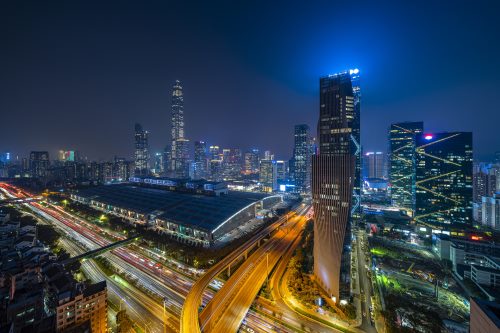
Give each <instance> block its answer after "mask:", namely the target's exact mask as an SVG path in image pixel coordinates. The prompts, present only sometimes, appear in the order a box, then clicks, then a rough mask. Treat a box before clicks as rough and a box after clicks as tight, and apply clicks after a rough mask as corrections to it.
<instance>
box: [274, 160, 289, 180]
mask: <svg viewBox="0 0 500 333" xmlns="http://www.w3.org/2000/svg"><path fill="white" fill-rule="evenodd" d="M276 178H277V179H278V182H285V181H286V180H287V179H288V161H276Z"/></svg>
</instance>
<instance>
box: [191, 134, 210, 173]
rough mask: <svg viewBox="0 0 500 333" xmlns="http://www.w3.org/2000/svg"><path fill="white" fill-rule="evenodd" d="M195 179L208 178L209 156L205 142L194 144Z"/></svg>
mask: <svg viewBox="0 0 500 333" xmlns="http://www.w3.org/2000/svg"><path fill="white" fill-rule="evenodd" d="M194 163H195V165H194V177H193V178H194V179H201V178H207V169H208V154H207V143H206V142H205V141H195V142H194Z"/></svg>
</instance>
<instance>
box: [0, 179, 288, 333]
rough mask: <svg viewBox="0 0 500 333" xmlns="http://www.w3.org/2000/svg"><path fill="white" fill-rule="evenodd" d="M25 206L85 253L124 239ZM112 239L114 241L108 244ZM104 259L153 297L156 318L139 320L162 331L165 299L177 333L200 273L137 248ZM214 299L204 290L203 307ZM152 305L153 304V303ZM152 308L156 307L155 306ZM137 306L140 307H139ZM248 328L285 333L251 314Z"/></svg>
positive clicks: (56, 212)
mask: <svg viewBox="0 0 500 333" xmlns="http://www.w3.org/2000/svg"><path fill="white" fill-rule="evenodd" d="M0 187H2V189H3V190H4V193H6V194H7V195H8V197H21V198H22V197H28V196H29V194H28V193H26V192H22V191H19V190H18V189H16V188H13V187H11V186H6V184H0ZM23 205H24V207H25V208H27V209H30V210H32V211H33V213H35V214H36V215H38V216H41V217H43V218H44V219H46V220H48V221H49V222H50V223H51V224H52V225H53V226H55V227H56V228H57V229H59V230H60V231H61V232H62V233H63V234H66V235H67V236H68V237H70V238H71V239H72V240H73V241H74V242H76V243H77V244H78V245H79V246H83V247H84V248H85V249H86V250H93V249H96V248H98V247H102V246H106V245H108V244H110V243H111V242H113V241H117V240H121V239H124V238H125V237H124V236H123V235H121V234H119V233H114V232H111V231H109V230H103V229H100V228H99V227H97V226H96V225H94V224H90V223H88V222H87V221H86V220H83V219H81V218H79V217H78V216H76V215H73V214H70V213H68V212H67V211H65V210H64V209H62V208H61V207H59V206H55V205H51V206H50V207H45V206H42V205H40V204H39V203H37V202H29V203H24V204H23ZM110 238H111V239H112V240H109V239H110ZM132 248H134V249H137V248H139V251H137V250H132ZM146 254H147V255H146ZM103 256H104V257H106V258H108V259H109V261H110V262H111V263H112V265H113V266H114V267H115V269H117V270H118V271H119V272H120V275H123V276H125V277H127V279H129V280H132V281H133V284H134V285H137V286H139V287H140V289H143V290H148V292H149V293H151V295H147V294H144V293H143V295H146V296H145V297H142V299H143V302H142V303H143V304H145V305H146V308H147V309H154V308H156V310H155V311H156V316H155V315H153V316H151V315H144V313H143V314H142V315H141V316H138V317H142V318H149V317H151V318H149V319H147V320H146V319H144V320H143V321H145V322H150V323H149V326H148V331H151V332H156V331H161V326H158V325H157V324H155V321H156V319H155V318H161V317H159V315H160V314H159V309H161V310H163V309H162V305H161V302H160V303H158V302H157V301H155V300H154V298H157V299H158V298H160V299H165V298H166V300H167V301H166V305H167V307H166V310H167V318H168V323H167V326H168V327H171V328H173V329H172V331H175V332H178V331H179V326H180V324H179V320H178V318H179V317H180V313H181V309H182V305H183V303H184V299H185V298H186V295H187V294H188V292H189V290H190V289H191V287H192V285H193V283H194V282H193V278H195V277H196V274H199V273H200V271H199V270H196V269H193V268H186V267H183V265H182V264H180V263H173V266H174V267H176V268H175V269H172V268H171V267H167V266H165V265H162V264H161V263H159V262H156V261H154V260H152V259H151V257H155V258H157V259H156V260H158V259H166V258H164V257H162V256H161V254H159V253H157V252H155V251H152V250H151V249H146V248H140V247H138V246H129V247H127V248H120V249H115V250H113V251H111V252H109V253H106V254H104V255H103ZM171 261H172V260H171V259H168V262H171ZM180 270H182V271H180ZM129 285H130V284H129ZM209 285H210V288H212V289H217V288H219V287H220V282H219V284H217V283H215V281H212V282H211V283H210V284H209ZM120 287H121V288H123V285H116V288H120ZM212 296H213V292H212V291H211V290H210V289H206V290H204V292H203V295H202V301H201V303H203V304H206V303H208V301H209V300H210V299H211V298H212ZM145 298H148V300H145ZM123 299H125V298H123ZM151 301H153V302H154V303H150V302H151ZM152 304H156V306H153V305H152ZM135 306H137V304H136V305H135ZM138 308H140V306H138ZM245 328H247V329H248V332H252V331H253V332H269V331H280V332H284V331H286V330H285V327H284V326H283V325H281V324H280V323H279V322H274V321H273V320H271V319H269V318H262V316H261V315H258V314H256V313H255V312H253V311H250V312H249V313H248V318H247V322H246V325H245ZM158 329H159V330H158Z"/></svg>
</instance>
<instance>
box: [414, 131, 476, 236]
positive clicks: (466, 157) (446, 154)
mask: <svg viewBox="0 0 500 333" xmlns="http://www.w3.org/2000/svg"><path fill="white" fill-rule="evenodd" d="M416 165H417V173H416V182H415V186H416V199H417V200H416V208H417V210H416V214H415V220H416V221H417V222H420V223H426V224H431V225H436V226H445V225H447V224H451V223H462V224H471V223H472V133H470V132H451V133H435V134H423V133H422V134H417V136H416Z"/></svg>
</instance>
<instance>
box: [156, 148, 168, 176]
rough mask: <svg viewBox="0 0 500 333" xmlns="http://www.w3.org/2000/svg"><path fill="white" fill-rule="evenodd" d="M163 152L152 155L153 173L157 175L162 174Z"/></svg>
mask: <svg viewBox="0 0 500 333" xmlns="http://www.w3.org/2000/svg"><path fill="white" fill-rule="evenodd" d="M163 157H164V156H163V153H155V155H154V173H155V174H156V175H157V176H161V175H163V172H164V169H163V168H164V166H165V162H164V161H163Z"/></svg>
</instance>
